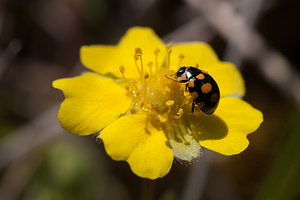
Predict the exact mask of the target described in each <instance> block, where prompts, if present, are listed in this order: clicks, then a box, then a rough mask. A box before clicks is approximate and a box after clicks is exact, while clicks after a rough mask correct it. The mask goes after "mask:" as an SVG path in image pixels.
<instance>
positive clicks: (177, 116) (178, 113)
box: [175, 108, 183, 119]
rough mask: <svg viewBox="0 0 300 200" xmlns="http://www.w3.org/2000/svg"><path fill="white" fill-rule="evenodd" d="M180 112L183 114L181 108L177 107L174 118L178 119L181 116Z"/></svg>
mask: <svg viewBox="0 0 300 200" xmlns="http://www.w3.org/2000/svg"><path fill="white" fill-rule="evenodd" d="M182 114H183V109H182V108H179V110H178V112H177V113H176V116H175V118H176V119H180V118H181V116H182Z"/></svg>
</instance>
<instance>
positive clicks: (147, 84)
mask: <svg viewBox="0 0 300 200" xmlns="http://www.w3.org/2000/svg"><path fill="white" fill-rule="evenodd" d="M166 49H167V53H168V54H167V63H166V66H165V67H159V66H158V56H159V53H160V50H159V49H157V50H155V51H154V52H153V53H154V60H153V62H149V63H144V62H143V52H142V49H140V48H136V49H135V54H134V61H135V65H136V66H135V67H136V69H137V71H138V73H139V74H140V77H139V78H138V79H136V80H128V79H126V76H125V71H126V70H125V67H124V66H120V72H121V74H122V77H123V79H124V80H125V81H126V83H127V86H126V89H127V90H128V93H129V95H131V96H132V98H133V103H132V105H131V108H130V109H129V111H128V114H133V113H137V112H139V111H143V112H147V114H149V115H150V116H151V117H152V118H155V119H157V120H158V121H159V122H160V123H165V122H167V121H170V120H171V121H173V120H179V119H181V117H182V115H183V114H184V110H186V107H187V105H190V104H191V102H192V99H191V98H190V95H189V93H188V91H187V90H186V87H185V85H184V84H179V83H176V82H174V81H172V80H169V79H167V78H166V77H165V75H166V74H170V73H173V74H174V73H175V72H174V71H170V69H169V68H170V57H171V52H172V45H167V46H166ZM183 58H184V56H183V55H180V56H179V60H182V59H183ZM153 65H154V67H153ZM178 65H180V62H179V63H178ZM178 67H179V66H178ZM147 69H148V70H147ZM146 71H148V72H146ZM189 108H190V107H189Z"/></svg>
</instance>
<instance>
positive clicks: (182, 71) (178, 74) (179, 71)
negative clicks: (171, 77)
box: [176, 67, 186, 76]
mask: <svg viewBox="0 0 300 200" xmlns="http://www.w3.org/2000/svg"><path fill="white" fill-rule="evenodd" d="M185 69H186V67H181V68H180V69H179V70H178V71H177V73H176V76H181V75H182V74H183V73H184V72H185Z"/></svg>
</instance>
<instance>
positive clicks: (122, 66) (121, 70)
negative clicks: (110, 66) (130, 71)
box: [120, 65, 125, 74]
mask: <svg viewBox="0 0 300 200" xmlns="http://www.w3.org/2000/svg"><path fill="white" fill-rule="evenodd" d="M120 72H121V73H122V74H124V73H125V67H124V65H120Z"/></svg>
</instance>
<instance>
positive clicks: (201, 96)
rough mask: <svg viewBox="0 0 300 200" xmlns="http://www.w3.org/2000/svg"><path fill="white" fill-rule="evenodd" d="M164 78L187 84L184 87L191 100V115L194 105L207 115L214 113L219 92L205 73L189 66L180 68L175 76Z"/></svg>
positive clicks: (214, 83) (212, 80) (214, 82)
mask: <svg viewBox="0 0 300 200" xmlns="http://www.w3.org/2000/svg"><path fill="white" fill-rule="evenodd" d="M166 77H167V78H169V79H171V80H173V81H176V82H179V83H187V84H186V87H187V88H188V90H189V92H190V94H191V96H192V98H193V105H192V113H193V112H194V108H195V103H196V104H197V105H198V107H199V108H200V110H201V111H202V112H203V113H205V114H207V115H211V114H213V113H214V112H215V110H216V108H217V107H218V104H219V100H220V90H219V87H218V85H217V83H216V81H215V80H214V79H213V78H212V77H211V76H210V75H209V74H208V73H207V72H205V71H203V70H200V69H198V68H195V67H191V66H189V67H181V68H180V69H179V70H178V71H177V72H176V73H175V74H173V75H171V76H166Z"/></svg>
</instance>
